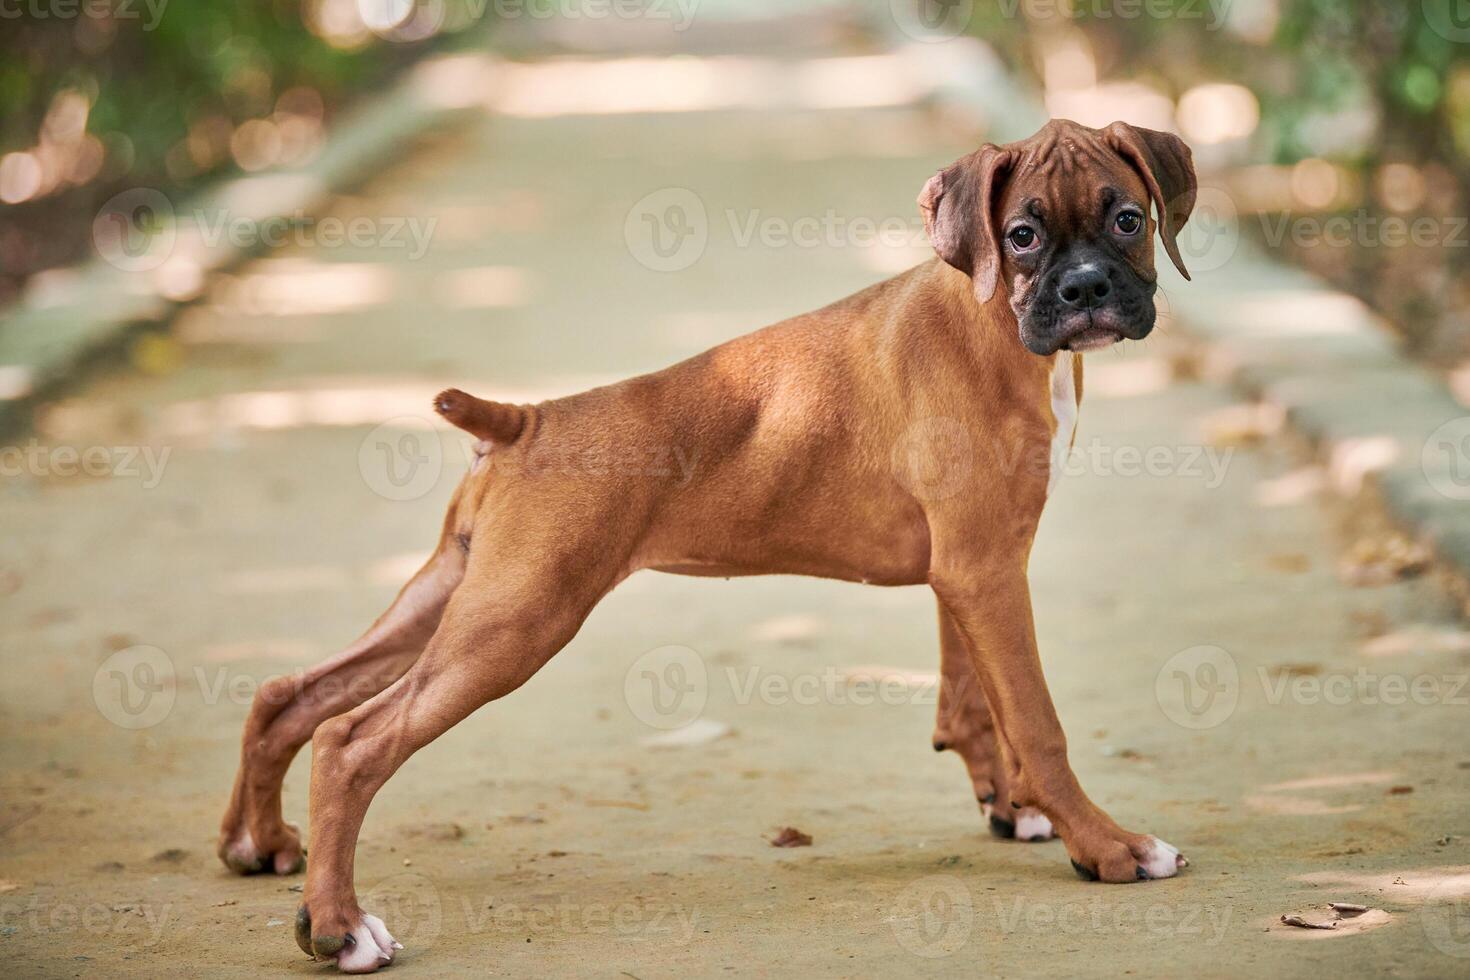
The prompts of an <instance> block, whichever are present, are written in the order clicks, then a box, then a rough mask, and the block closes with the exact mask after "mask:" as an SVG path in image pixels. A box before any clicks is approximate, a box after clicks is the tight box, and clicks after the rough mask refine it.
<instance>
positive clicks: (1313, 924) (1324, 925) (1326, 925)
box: [1281, 915, 1337, 929]
mask: <svg viewBox="0 0 1470 980" xmlns="http://www.w3.org/2000/svg"><path fill="white" fill-rule="evenodd" d="M1281 921H1282V922H1283V923H1285V924H1286V925H1289V926H1296V927H1297V928H1298V929H1336V928H1337V920H1336V919H1320V920H1313V919H1304V918H1302V917H1301V916H1299V915H1283V916H1282V917H1281Z"/></svg>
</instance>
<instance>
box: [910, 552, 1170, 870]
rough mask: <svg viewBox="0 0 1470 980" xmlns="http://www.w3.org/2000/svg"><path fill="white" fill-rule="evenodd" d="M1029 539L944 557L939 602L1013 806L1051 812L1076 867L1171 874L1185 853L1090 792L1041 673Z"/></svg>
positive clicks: (937, 582) (937, 575)
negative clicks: (976, 693) (965, 661)
mask: <svg viewBox="0 0 1470 980" xmlns="http://www.w3.org/2000/svg"><path fill="white" fill-rule="evenodd" d="M1027 544H1028V547H1024V548H1016V549H1014V551H1012V552H1011V553H1009V554H1002V555H1000V556H995V555H990V556H987V557H986V558H985V559H983V560H975V561H973V562H961V563H953V564H949V565H948V566H947V567H946V564H945V563H943V562H941V563H938V564H937V565H936V568H935V570H934V571H933V572H932V573H931V575H930V581H931V584H932V585H933V588H934V591H935V593H936V595H938V597H939V602H940V605H941V606H942V608H943V609H944V611H945V613H946V614H947V615H948V616H950V617H951V618H952V621H953V623H954V625H955V627H956V628H957V629H958V631H959V634H960V636H961V638H962V639H963V642H964V643H965V645H966V647H967V648H968V650H969V653H970V657H971V659H972V660H973V662H974V665H975V669H976V671H977V672H978V674H979V676H980V678H981V683H982V684H983V685H984V688H985V691H986V693H987V695H988V701H989V705H990V709H991V712H992V715H993V718H994V723H995V726H996V729H997V731H998V733H999V735H1000V740H1001V742H1002V749H1003V751H1002V752H1001V757H1002V758H1003V759H1004V760H1005V765H1006V769H1007V771H1006V782H1007V784H1008V786H1009V789H1010V796H1011V805H1012V806H1013V807H1017V808H1019V807H1023V806H1035V807H1037V808H1039V809H1040V810H1041V811H1042V812H1043V813H1045V814H1046V815H1047V817H1048V818H1050V819H1051V822H1052V824H1053V825H1054V826H1055V828H1056V831H1057V834H1058V835H1059V836H1060V837H1061V838H1062V840H1063V842H1064V843H1065V844H1066V847H1067V852H1068V854H1070V855H1071V857H1072V863H1073V867H1075V868H1076V869H1077V872H1078V873H1079V874H1081V875H1083V876H1084V877H1088V878H1094V879H1101V880H1103V881H1109V882H1126V881H1137V880H1140V879H1146V878H1168V877H1171V876H1172V875H1174V874H1176V873H1177V872H1178V869H1179V868H1180V867H1182V866H1183V865H1184V864H1185V862H1184V859H1183V858H1182V857H1180V856H1179V852H1178V851H1177V850H1176V849H1175V848H1173V847H1172V846H1170V845H1169V844H1165V843H1164V842H1163V841H1161V840H1159V839H1157V838H1155V837H1152V836H1149V835H1147V834H1135V833H1130V832H1129V831H1126V830H1123V829H1122V828H1121V827H1119V826H1118V825H1117V824H1116V823H1114V822H1113V820H1112V818H1111V817H1109V816H1108V815H1107V814H1106V813H1104V812H1103V811H1102V809H1100V808H1099V807H1098V806H1097V805H1096V804H1094V803H1093V802H1092V801H1091V800H1090V799H1088V797H1087V794H1086V793H1084V792H1083V791H1082V787H1081V785H1080V784H1079V783H1078V782H1077V777H1076V775H1075V774H1074V773H1073V772H1072V768H1071V765H1070V764H1069V763H1068V762H1067V740H1066V736H1065V735H1063V733H1062V726H1061V723H1060V721H1058V719H1057V713H1056V709H1055V707H1054V706H1053V705H1052V700H1051V694H1050V692H1048V691H1047V687H1046V679H1045V677H1044V676H1043V675H1042V671H1041V660H1040V657H1039V656H1038V655H1037V650H1036V635H1035V628H1034V624H1033V621H1032V618H1031V594H1030V588H1029V586H1028V584H1027V581H1026V559H1027V552H1028V551H1029V538H1028V540H1027Z"/></svg>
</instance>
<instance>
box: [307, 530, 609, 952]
mask: <svg viewBox="0 0 1470 980" xmlns="http://www.w3.org/2000/svg"><path fill="white" fill-rule="evenodd" d="M493 523H494V524H496V525H499V527H500V528H502V529H503V533H505V535H506V537H507V538H508V539H509V541H508V543H507V546H502V547H496V546H495V545H493V544H491V543H490V542H486V543H485V544H483V545H482V544H481V543H480V539H478V538H477V539H476V543H475V544H474V545H473V546H472V549H471V553H470V559H469V561H470V564H469V568H468V570H467V572H466V575H465V579H464V582H463V584H461V585H460V586H459V588H458V589H457V590H456V591H455V593H454V595H453V596H452V597H451V598H450V601H449V606H448V608H447V609H446V610H445V613H444V619H443V621H442V622H441V623H440V625H439V629H438V630H437V631H436V632H435V633H434V636H433V638H432V639H431V640H430V641H429V645H428V647H427V648H426V649H425V650H424V653H423V655H422V656H421V657H420V658H419V659H418V661H417V662H416V663H415V664H414V665H413V667H412V668H410V669H409V671H408V673H406V674H405V675H404V676H403V677H401V678H399V679H398V680H397V681H395V682H394V683H393V684H392V685H391V686H390V687H388V688H387V689H386V690H385V691H383V692H382V693H381V694H379V695H377V696H376V697H374V698H372V699H371V700H369V701H367V702H365V703H363V704H361V705H359V706H358V707H356V708H353V709H352V710H351V711H348V712H347V713H345V714H342V715H339V716H337V717H336V718H331V719H329V720H327V721H325V722H323V723H322V724H321V725H320V726H319V727H318V728H317V731H316V735H315V736H314V737H313V738H312V766H311V833H312V852H311V863H310V865H309V866H308V867H307V877H306V889H305V894H304V896H303V899H304V902H303V904H302V906H301V909H300V911H299V912H298V913H297V918H296V941H297V944H298V945H300V946H301V948H302V949H303V950H305V951H306V952H307V953H308V954H310V955H312V956H315V957H317V958H318V959H331V960H335V961H336V963H337V966H338V967H339V968H340V969H342V970H344V971H347V972H353V973H357V972H368V971H371V970H375V969H377V968H378V967H379V966H382V965H384V964H386V963H388V962H390V961H391V960H392V958H393V954H394V951H395V950H396V949H397V948H398V946H397V944H396V943H395V942H394V941H393V938H392V936H390V935H389V934H388V931H387V929H386V928H385V927H384V924H383V922H382V921H381V920H379V919H378V918H376V917H375V916H372V915H369V914H367V913H366V912H364V910H363V909H362V908H360V907H359V906H358V904H357V896H356V892H355V889H354V886H353V866H354V860H355V854H356V849H357V836H358V832H359V830H360V829H361V827H362V823H363V818H364V816H365V815H366V813H367V809H368V806H369V804H370V803H371V802H372V800H373V797H374V796H375V795H376V794H377V792H378V790H379V789H380V788H381V787H382V786H383V784H384V783H385V782H387V780H388V778H389V777H390V776H392V775H393V773H394V772H395V771H397V769H398V768H399V767H400V766H401V765H403V763H404V762H405V761H407V759H408V758H409V756H411V755H413V753H414V752H416V751H418V750H419V749H421V748H423V747H424V746H426V745H428V744H429V743H430V742H432V741H433V740H434V739H436V738H438V737H439V736H440V735H442V734H443V733H444V732H446V731H448V730H449V729H450V728H451V727H453V726H454V725H456V724H458V723H459V722H460V721H461V720H462V719H464V718H465V717H467V716H468V715H469V714H470V713H471V712H473V711H475V710H476V709H477V708H479V707H481V706H482V705H484V704H486V703H488V702H490V701H494V700H496V699H497V698H500V697H503V696H505V695H506V694H509V693H510V692H511V691H514V690H515V689H516V688H518V687H520V686H521V685H522V684H524V683H525V682H526V681H527V680H529V679H530V677H531V676H532V675H533V674H535V673H536V671H537V670H539V669H540V668H541V667H542V665H543V664H545V663H546V662H547V661H548V660H550V659H551V657H552V656H553V655H554V654H555V653H556V652H557V651H558V650H560V649H561V648H562V646H564V645H565V644H566V643H567V642H568V641H569V640H571V638H572V637H573V636H574V635H575V634H576V632H577V630H578V629H579V628H580V627H581V624H582V621H583V619H585V617H586V615H587V613H588V612H590V611H591V609H592V606H593V605H594V604H595V603H596V602H597V601H598V599H600V598H601V597H602V596H603V595H604V594H605V593H606V592H607V590H608V589H610V588H611V587H612V586H613V584H614V583H615V582H616V581H617V580H618V578H619V577H620V575H621V574H622V568H623V562H624V561H625V560H626V555H627V552H626V551H620V549H619V548H618V547H617V546H616V544H614V543H611V542H606V541H604V540H602V539H603V538H605V537H606V535H604V534H602V533H600V532H601V529H602V528H605V527H606V526H607V524H608V522H607V521H605V520H599V521H590V522H579V523H581V524H582V527H581V530H582V531H583V532H584V533H583V534H580V535H579V534H576V533H575V532H574V531H572V529H571V527H570V523H572V522H566V521H559V520H553V519H551V518H548V517H546V516H545V515H542V516H540V517H539V518H536V517H533V518H529V519H527V520H525V521H522V520H521V519H520V515H516V517H515V519H512V518H511V517H509V516H507V517H506V519H505V520H504V521H500V520H498V519H497V520H496V521H494V522H493ZM529 523H535V524H536V525H537V526H538V527H539V528H540V534H539V535H537V534H535V533H533V534H532V536H531V538H530V539H528V538H527V537H526V536H525V535H524V534H523V533H518V531H523V530H524V528H525V527H526V525H527V524H529ZM482 526H483V525H482ZM579 538H580V539H581V540H580V541H579V540H578V539H579ZM482 548H483V549H484V550H483V551H482V550H481V549H482Z"/></svg>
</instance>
